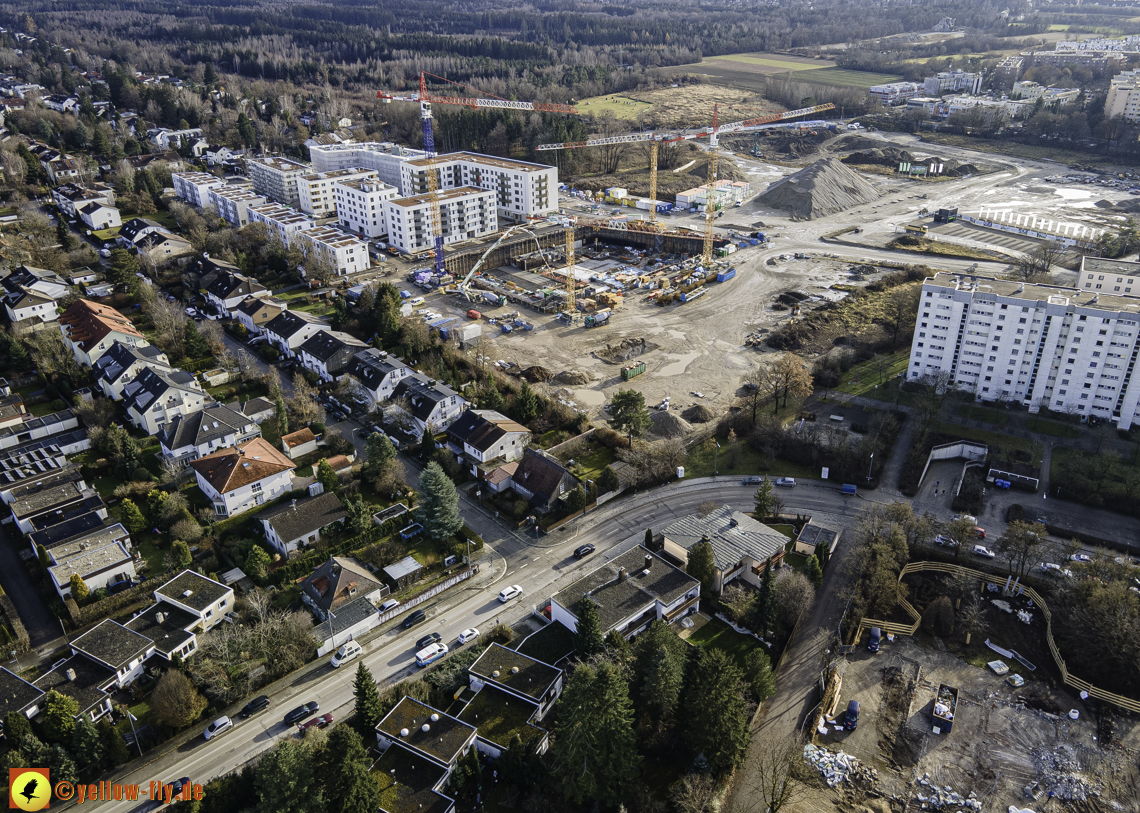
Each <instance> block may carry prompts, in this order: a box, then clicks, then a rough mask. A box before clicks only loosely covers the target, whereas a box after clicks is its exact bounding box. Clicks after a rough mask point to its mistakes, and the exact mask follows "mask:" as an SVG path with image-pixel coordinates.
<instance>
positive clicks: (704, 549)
mask: <svg viewBox="0 0 1140 813" xmlns="http://www.w3.org/2000/svg"><path fill="white" fill-rule="evenodd" d="M685 572H686V573H688V574H689V575H690V576H692V577H693V578H694V579H698V580H700V583H701V593H702V594H703V595H706V596H714V595H716V559H715V558H714V557H713V547H712V542H710V541H709V540H708V539H702V540H701V541H700V542H698V543H697V544H695V545H693V547H691V548H689V562H688V565H686V567H685Z"/></svg>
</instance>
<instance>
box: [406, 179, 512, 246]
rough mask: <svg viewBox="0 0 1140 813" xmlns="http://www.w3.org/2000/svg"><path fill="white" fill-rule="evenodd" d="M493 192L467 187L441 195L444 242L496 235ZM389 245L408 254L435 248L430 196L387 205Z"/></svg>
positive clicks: (496, 223)
mask: <svg viewBox="0 0 1140 813" xmlns="http://www.w3.org/2000/svg"><path fill="white" fill-rule="evenodd" d="M495 198H496V196H495V193H494V192H491V191H489V190H484V189H476V188H475V187H471V186H464V187H460V188H458V189H451V190H448V191H446V192H440V193H439V214H440V221H441V222H440V226H441V231H442V234H443V242H444V243H456V242H459V241H461V240H471V239H474V238H476V237H483V236H484V235H487V234H493V233H494V232H495V231H497V230H498V228H499V222H498V216H497V214H496V205H495V203H496V199H495ZM384 214H385V217H386V219H387V221H388V242H389V243H390V244H391V245H392V246H394V247H395V248H397V249H399V250H400V251H403V252H406V253H408V254H415V253H417V252H421V251H428V250H431V249H432V248H433V247H434V246H435V232H434V230H433V225H434V224H433V223H432V216H431V204H430V202H429V200H428V196H427V195H417V196H415V197H409V198H395V199H393V200H388V201H385V202H384Z"/></svg>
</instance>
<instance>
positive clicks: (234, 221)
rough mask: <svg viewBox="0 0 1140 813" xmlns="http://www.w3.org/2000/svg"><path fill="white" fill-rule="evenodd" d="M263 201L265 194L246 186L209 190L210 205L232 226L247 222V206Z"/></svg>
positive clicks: (239, 225) (243, 224)
mask: <svg viewBox="0 0 1140 813" xmlns="http://www.w3.org/2000/svg"><path fill="white" fill-rule="evenodd" d="M263 203H265V195H261V194H258V193H257V192H255V191H253V190H252V189H250V188H249V187H248V186H222V187H218V188H217V189H211V190H210V205H211V206H213V207H214V209H216V210H217V212H218V216H219V217H221V218H222V219H223V220H225V221H226V222H227V223H229V224H230V225H231V226H233V227H234V228H241V227H242V226H246V225H248V224H249V207H251V206H260V205H261V204H263Z"/></svg>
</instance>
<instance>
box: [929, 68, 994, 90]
mask: <svg viewBox="0 0 1140 813" xmlns="http://www.w3.org/2000/svg"><path fill="white" fill-rule="evenodd" d="M981 89H982V75H981V74H980V73H967V72H966V71H962V70H957V71H942V72H941V73H937V74H935V75H934V76H928V77H926V80H925V81H924V82H923V93H925V94H926V95H927V96H942V95H943V94H946V93H969V94H970V95H971V96H973V95H977V93H978V91H979V90H981Z"/></svg>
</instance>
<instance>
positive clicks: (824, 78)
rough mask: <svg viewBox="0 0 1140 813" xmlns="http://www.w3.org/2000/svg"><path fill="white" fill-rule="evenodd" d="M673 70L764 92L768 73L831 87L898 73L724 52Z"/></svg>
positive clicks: (875, 81)
mask: <svg viewBox="0 0 1140 813" xmlns="http://www.w3.org/2000/svg"><path fill="white" fill-rule="evenodd" d="M672 70H673V72H674V73H687V74H698V75H702V76H707V77H708V78H709V79H710V80H711V81H713V82H715V83H717V84H720V85H728V86H730V87H735V88H740V89H742V90H751V91H754V92H761V93H762V92H763V91H764V88H765V87H766V81H767V80H766V78H765V77H768V76H784V75H786V74H789V73H791V74H793V75H794V78H795V79H796V80H797V81H801V82H811V83H813V84H818V85H830V86H832V87H845V88H852V87H854V88H867V87H871V85H880V84H885V83H887V82H897V81H899V79H900V77H898V76H896V75H894V74H889V73H871V72H868V71H849V70H844V69H843V68H837V67H836V66H835V63H834V62H832V61H830V60H826V59H809V58H807V57H795V56H785V55H782V54H781V55H776V54H764V53H758V54H726V55H724V56H717V57H710V58H709V59H702V60H701V61H700V62H698V63H697V64H696V65H683V66H680V67H677V68H673V69H672Z"/></svg>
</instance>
